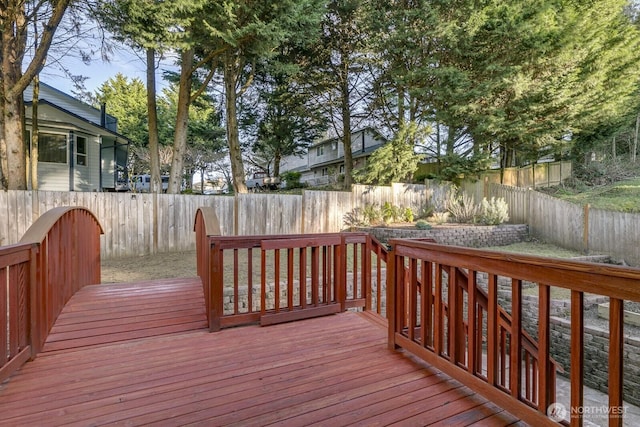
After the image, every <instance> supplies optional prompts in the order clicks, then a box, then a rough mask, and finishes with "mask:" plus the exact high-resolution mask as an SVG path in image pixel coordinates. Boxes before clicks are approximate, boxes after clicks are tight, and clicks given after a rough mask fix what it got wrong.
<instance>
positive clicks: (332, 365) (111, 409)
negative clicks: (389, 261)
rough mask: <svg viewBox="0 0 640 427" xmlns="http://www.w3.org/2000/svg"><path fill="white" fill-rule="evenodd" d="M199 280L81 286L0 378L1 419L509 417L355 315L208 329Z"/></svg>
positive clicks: (245, 421) (322, 421)
mask: <svg viewBox="0 0 640 427" xmlns="http://www.w3.org/2000/svg"><path fill="white" fill-rule="evenodd" d="M206 327H207V321H206V317H205V308H204V301H203V297H202V285H201V284H200V279H184V280H162V281H154V282H145V283H136V284H115V285H99V286H89V287H86V288H84V289H82V290H81V291H79V292H78V293H77V294H76V295H75V296H74V297H73V298H72V299H71V301H70V302H69V303H68V304H67V305H66V306H65V308H64V310H63V312H62V314H61V315H60V316H59V318H58V320H57V322H56V324H55V326H54V328H53V330H52V333H51V335H50V336H49V339H48V340H47V343H46V345H45V347H44V352H43V353H41V354H40V355H39V356H38V357H37V359H36V360H35V361H33V362H30V363H27V364H26V365H24V366H23V367H22V368H21V369H20V370H19V371H18V372H17V373H15V374H14V375H13V376H12V377H11V379H10V380H8V381H7V382H5V383H4V384H2V385H0V424H1V425H79V426H87V425H102V424H126V425H143V424H144V425H149V424H157V425H163V426H165V425H185V424H200V425H207V426H209V425H242V426H251V425H254V426H264V425H270V424H277V425H284V426H302V425H314V424H316V425H330V426H339V425H367V426H373V425H392V424H397V425H401V426H411V425H419V426H422V425H431V424H440V425H447V426H449V425H486V426H506V425H512V424H519V423H520V422H519V420H518V419H517V418H516V417H514V416H512V415H511V414H508V413H506V412H504V411H503V410H502V409H501V408H498V407H497V406H495V405H494V404H492V403H491V402H488V401H487V400H486V399H484V398H482V397H480V396H478V395H476V394H474V393H473V392H472V391H471V390H469V389H468V388H466V387H464V386H463V385H462V384H460V383H459V382H456V381H454V380H451V379H450V378H448V377H447V376H445V375H444V374H442V373H440V372H438V371H437V370H435V369H433V368H430V367H429V366H426V365H425V364H424V363H423V362H419V361H417V360H416V359H414V358H411V357H409V356H406V355H405V354H403V353H402V352H393V351H390V350H388V349H387V331H386V329H384V328H381V327H380V325H379V324H376V323H375V322H372V321H370V319H368V318H367V317H366V316H365V315H361V314H356V313H349V312H347V313H342V314H338V315H333V316H328V317H322V318H316V319H311V320H305V321H299V322H294V323H286V324H280V325H275V326H269V327H259V326H247V327H242V328H234V329H226V330H222V331H220V332H216V333H209V332H208V330H206V329H205V328H206Z"/></svg>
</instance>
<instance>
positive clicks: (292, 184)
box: [280, 171, 304, 190]
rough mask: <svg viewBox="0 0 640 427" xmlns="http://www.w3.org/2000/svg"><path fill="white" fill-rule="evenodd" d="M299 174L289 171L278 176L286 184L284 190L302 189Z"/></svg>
mask: <svg viewBox="0 0 640 427" xmlns="http://www.w3.org/2000/svg"><path fill="white" fill-rule="evenodd" d="M301 176H302V174H301V173H300V172H295V171H289V172H284V173H282V174H280V178H281V179H282V180H283V181H284V182H285V183H286V189H287V190H292V189H294V188H303V187H304V185H303V184H302V183H301V182H300V177H301Z"/></svg>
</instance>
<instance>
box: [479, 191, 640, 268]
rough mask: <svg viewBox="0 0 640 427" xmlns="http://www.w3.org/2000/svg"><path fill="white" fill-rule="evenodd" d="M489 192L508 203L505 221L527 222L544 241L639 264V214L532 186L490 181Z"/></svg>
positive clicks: (530, 229) (532, 233) (530, 231)
mask: <svg viewBox="0 0 640 427" xmlns="http://www.w3.org/2000/svg"><path fill="white" fill-rule="evenodd" d="M490 195H491V196H493V197H496V198H499V197H502V198H504V199H505V200H506V202H507V203H508V205H509V222H511V223H515V224H528V225H529V233H530V234H531V235H532V236H534V237H536V238H538V239H540V240H543V241H545V242H548V243H553V244H556V245H558V246H562V247H564V248H568V249H574V250H577V251H582V252H584V253H585V254H589V253H604V254H607V255H610V256H611V257H612V258H615V259H619V260H624V261H625V262H626V263H627V264H630V265H634V266H640V245H638V236H640V214H637V213H625V212H613V211H606V210H602V209H594V208H591V207H590V206H589V205H578V204H575V203H570V202H567V201H564V200H560V199H557V198H555V197H552V196H549V195H547V194H544V193H540V192H538V191H535V190H532V189H523V188H516V187H510V186H506V185H499V184H492V185H491V186H490Z"/></svg>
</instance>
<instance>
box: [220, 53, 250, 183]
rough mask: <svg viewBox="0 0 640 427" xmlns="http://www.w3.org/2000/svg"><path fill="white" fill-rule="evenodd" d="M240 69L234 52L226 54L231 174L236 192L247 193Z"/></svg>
mask: <svg viewBox="0 0 640 427" xmlns="http://www.w3.org/2000/svg"><path fill="white" fill-rule="evenodd" d="M237 80H238V70H237V69H236V65H235V58H234V55H233V52H226V53H225V54H224V88H225V104H226V105H225V107H226V108H225V109H226V121H227V144H228V145H229V158H230V160H231V174H232V176H233V188H234V191H235V193H236V194H239V193H247V185H246V183H245V178H244V163H243V161H242V149H241V148H240V137H239V134H238V116H237V108H236V107H237V106H236V102H237V100H236V83H237Z"/></svg>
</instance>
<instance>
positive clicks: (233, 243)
mask: <svg viewBox="0 0 640 427" xmlns="http://www.w3.org/2000/svg"><path fill="white" fill-rule="evenodd" d="M208 237H209V241H210V242H212V243H214V242H215V243H217V244H218V245H219V246H220V247H221V248H222V249H233V248H234V247H237V248H246V247H260V244H261V242H262V241H265V240H304V241H313V240H315V241H318V240H322V239H327V240H332V239H335V238H343V237H344V238H348V239H349V241H348V242H345V243H364V240H363V241H362V242H355V241H354V240H353V239H357V238H360V239H366V238H367V237H368V233H366V232H339V233H309V234H260V235H241V236H208ZM329 244H334V243H329Z"/></svg>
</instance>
